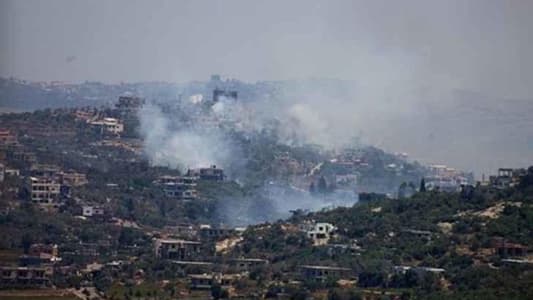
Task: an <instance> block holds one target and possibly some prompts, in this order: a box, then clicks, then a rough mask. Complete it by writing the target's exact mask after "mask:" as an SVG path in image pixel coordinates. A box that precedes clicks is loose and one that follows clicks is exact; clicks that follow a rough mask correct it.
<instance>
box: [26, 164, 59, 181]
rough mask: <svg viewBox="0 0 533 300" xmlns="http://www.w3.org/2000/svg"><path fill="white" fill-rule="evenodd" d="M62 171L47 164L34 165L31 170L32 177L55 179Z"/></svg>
mask: <svg viewBox="0 0 533 300" xmlns="http://www.w3.org/2000/svg"><path fill="white" fill-rule="evenodd" d="M60 171H61V168H60V167H59V166H55V165H47V164H33V165H32V166H31V168H30V173H31V175H32V176H36V177H50V178H53V177H56V176H57V175H58V174H59V172H60Z"/></svg>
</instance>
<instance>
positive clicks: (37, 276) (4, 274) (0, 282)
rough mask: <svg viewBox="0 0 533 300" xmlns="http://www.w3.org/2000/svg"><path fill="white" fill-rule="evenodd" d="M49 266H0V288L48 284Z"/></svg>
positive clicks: (51, 272)
mask: <svg viewBox="0 0 533 300" xmlns="http://www.w3.org/2000/svg"><path fill="white" fill-rule="evenodd" d="M52 274H53V270H52V269H51V268H40V267H0V288H9V287H25V288H27V287H44V286H47V285H50V276H51V275H52Z"/></svg>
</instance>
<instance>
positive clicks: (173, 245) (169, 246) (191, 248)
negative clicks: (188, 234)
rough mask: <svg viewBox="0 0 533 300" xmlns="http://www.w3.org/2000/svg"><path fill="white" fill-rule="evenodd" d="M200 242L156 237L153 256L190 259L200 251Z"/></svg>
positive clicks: (195, 256)
mask: <svg viewBox="0 0 533 300" xmlns="http://www.w3.org/2000/svg"><path fill="white" fill-rule="evenodd" d="M200 246H201V243H200V242H194V241H185V240H178V239H156V240H155V241H154V251H155V256H156V257H157V258H161V259H175V260H190V259H195V258H197V257H198V256H199V255H200V253H201V247H200Z"/></svg>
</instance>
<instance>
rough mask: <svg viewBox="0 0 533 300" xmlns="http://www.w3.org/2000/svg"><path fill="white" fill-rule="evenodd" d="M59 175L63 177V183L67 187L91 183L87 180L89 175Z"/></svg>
mask: <svg viewBox="0 0 533 300" xmlns="http://www.w3.org/2000/svg"><path fill="white" fill-rule="evenodd" d="M59 175H60V177H61V183H62V184H63V185H66V186H70V187H76V186H82V185H86V184H87V183H89V181H88V180H87V175H85V174H83V173H77V172H61V173H60V174H59Z"/></svg>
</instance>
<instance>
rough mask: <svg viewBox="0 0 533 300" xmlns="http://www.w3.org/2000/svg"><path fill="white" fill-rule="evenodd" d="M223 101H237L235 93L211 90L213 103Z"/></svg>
mask: <svg viewBox="0 0 533 300" xmlns="http://www.w3.org/2000/svg"><path fill="white" fill-rule="evenodd" d="M223 99H231V100H237V91H226V90H221V89H218V88H216V89H214V90H213V102H218V101H220V100H223Z"/></svg>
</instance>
